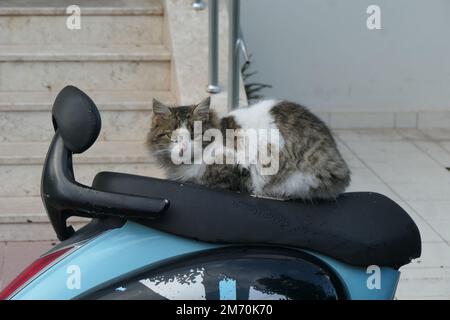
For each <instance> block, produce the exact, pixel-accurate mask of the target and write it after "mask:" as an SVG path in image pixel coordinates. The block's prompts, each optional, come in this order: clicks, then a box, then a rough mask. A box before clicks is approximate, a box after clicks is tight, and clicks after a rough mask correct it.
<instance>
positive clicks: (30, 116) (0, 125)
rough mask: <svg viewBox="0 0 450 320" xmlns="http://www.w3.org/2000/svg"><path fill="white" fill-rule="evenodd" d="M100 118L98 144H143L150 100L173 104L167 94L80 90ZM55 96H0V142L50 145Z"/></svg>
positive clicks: (41, 93)
mask: <svg viewBox="0 0 450 320" xmlns="http://www.w3.org/2000/svg"><path fill="white" fill-rule="evenodd" d="M80 88H81V89H82V90H84V91H85V92H86V93H87V94H88V95H89V96H90V97H91V98H92V100H93V101H94V102H95V103H96V105H97V106H98V108H99V110H100V112H101V117H102V130H101V132H100V136H99V140H100V141H102V140H105V141H116V140H119V141H124V140H136V141H144V140H145V137H146V135H147V132H148V129H149V127H150V121H151V110H152V99H153V98H157V99H159V100H161V101H164V102H166V103H170V104H172V103H175V98H174V97H173V94H172V93H171V92H169V91H96V90H86V89H85V88H84V87H83V86H80ZM56 95H57V92H54V91H52V92H44V91H41V92H20V91H8V92H0V142H31V141H47V142H48V141H50V140H51V138H52V137H53V134H54V130H53V126H52V121H51V108H52V105H53V101H54V100H55V97H56Z"/></svg>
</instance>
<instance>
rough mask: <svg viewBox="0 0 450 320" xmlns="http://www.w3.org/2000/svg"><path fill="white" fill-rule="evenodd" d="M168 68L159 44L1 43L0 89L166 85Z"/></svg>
mask: <svg viewBox="0 0 450 320" xmlns="http://www.w3.org/2000/svg"><path fill="white" fill-rule="evenodd" d="M170 70H171V55H170V51H169V50H168V49H166V48H165V47H164V46H161V45H151V46H105V47H101V46H78V45H73V46H61V45H58V46H41V45H39V46H1V47H0V91H59V90H60V89H62V88H63V87H64V86H66V85H67V84H72V85H75V86H79V87H83V88H84V89H86V90H111V91H112V90H169V89H170V77H171V72H170Z"/></svg>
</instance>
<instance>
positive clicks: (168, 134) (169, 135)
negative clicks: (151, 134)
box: [158, 132, 172, 139]
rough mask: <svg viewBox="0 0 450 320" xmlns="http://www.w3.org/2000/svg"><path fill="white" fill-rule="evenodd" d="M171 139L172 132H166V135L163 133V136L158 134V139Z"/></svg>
mask: <svg viewBox="0 0 450 320" xmlns="http://www.w3.org/2000/svg"><path fill="white" fill-rule="evenodd" d="M164 137H165V138H169V139H170V138H171V137H172V133H171V132H165V133H161V134H158V138H164Z"/></svg>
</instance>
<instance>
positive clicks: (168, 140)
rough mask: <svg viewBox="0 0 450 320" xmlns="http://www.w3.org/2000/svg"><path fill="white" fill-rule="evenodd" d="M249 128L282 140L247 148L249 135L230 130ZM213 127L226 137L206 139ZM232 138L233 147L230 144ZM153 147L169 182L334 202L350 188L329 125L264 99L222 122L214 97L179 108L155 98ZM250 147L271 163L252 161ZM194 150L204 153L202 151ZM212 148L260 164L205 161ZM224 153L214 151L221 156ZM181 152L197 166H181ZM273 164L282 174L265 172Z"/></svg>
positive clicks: (292, 105)
mask: <svg viewBox="0 0 450 320" xmlns="http://www.w3.org/2000/svg"><path fill="white" fill-rule="evenodd" d="M196 123H197V125H198V124H201V128H200V129H199V130H196V125H195V124H196ZM197 129H198V126H197ZM249 129H250V130H255V131H256V132H259V131H257V130H261V129H264V130H267V132H268V131H269V130H272V131H271V132H275V133H278V137H277V138H276V139H273V140H270V142H268V141H267V139H260V138H259V137H258V138H257V139H254V140H252V141H253V142H254V143H253V145H252V144H251V143H250V144H249V143H243V141H244V142H248V140H249V139H248V136H245V137H246V138H242V137H240V136H239V135H238V137H235V136H231V137H230V136H228V135H227V133H228V132H229V131H230V130H234V132H238V133H239V132H244V131H245V130H249ZM208 130H209V131H208ZM211 130H212V131H214V130H215V131H214V132H215V133H216V134H217V133H221V134H222V137H220V136H214V137H213V138H211V137H210V139H205V136H206V134H207V133H209V132H210V131H211ZM217 131H218V132H217ZM181 132H184V134H181ZM245 132H247V131H245ZM267 136H269V135H267ZM275 136H276V135H275ZM180 137H184V138H180ZM230 139H231V140H232V141H231V140H230ZM245 139H247V140H245ZM230 141H231V142H232V143H231V144H230V145H231V147H228V146H229V145H228V144H227V143H229V142H230ZM147 142H148V145H149V147H150V149H151V150H152V151H153V152H154V154H155V156H156V158H157V159H158V161H159V163H160V164H161V166H162V167H163V168H164V169H165V171H166V174H167V176H168V178H169V179H171V180H176V181H180V182H191V183H196V184H202V185H205V186H208V187H213V188H217V187H218V188H224V189H229V190H235V191H240V192H245V193H249V194H252V195H255V196H261V197H271V198H276V199H282V200H289V199H302V200H313V199H335V198H337V197H338V196H339V194H341V193H343V192H344V191H345V189H346V188H347V186H348V185H349V183H350V170H349V168H348V166H347V164H346V162H345V161H344V159H343V158H342V156H341V154H340V152H339V150H338V148H337V146H336V142H335V140H334V138H333V136H332V134H331V132H330V130H329V129H328V127H327V126H326V125H325V123H324V122H323V121H322V120H320V119H319V118H318V117H316V116H315V115H314V114H313V113H311V112H310V111H309V110H308V109H307V108H305V107H303V106H301V105H299V104H296V103H293V102H288V101H276V100H263V101H261V102H258V103H256V104H254V105H252V106H249V107H243V108H239V109H236V110H233V111H231V112H230V113H229V114H227V115H226V116H224V117H222V118H220V119H219V118H218V116H217V115H216V113H215V112H214V111H213V110H211V109H210V98H207V99H205V100H203V101H202V102H200V103H199V104H195V105H189V106H178V107H171V106H167V105H165V104H163V103H161V102H159V101H158V100H153V117H152V124H151V128H150V132H149V134H148V139H147ZM249 145H252V146H256V147H257V148H260V149H262V150H264V149H266V151H265V154H266V155H268V156H266V157H265V159H266V160H267V161H265V162H264V163H263V161H262V160H261V159H262V157H261V158H260V154H259V153H258V154H257V155H256V156H255V153H253V156H251V157H249V156H248V153H251V152H247V151H246V150H244V148H243V147H248V146H249ZM195 146H197V147H200V148H197V150H195V149H196V148H195ZM211 146H216V147H221V148H216V149H214V148H213V150H219V151H220V150H221V152H222V154H221V156H223V158H224V159H225V158H226V156H229V155H231V158H233V157H234V159H236V158H238V157H239V155H242V154H243V153H245V152H247V153H245V155H244V158H245V156H247V157H246V158H245V159H247V160H249V159H250V158H251V159H250V160H252V159H253V160H255V161H253V162H252V161H247V162H245V161H241V162H236V161H234V162H232V163H229V162H226V161H224V162H223V163H221V162H220V161H217V162H216V163H206V160H202V156H203V157H204V151H205V150H206V149H207V148H208V147H211ZM199 150H200V151H199ZM202 152H203V153H202ZM219 153H220V152H212V153H211V154H214V156H215V157H216V158H214V159H219V158H220V157H218V155H219ZM263 153H264V152H263ZM261 154H262V153H261ZM174 155H176V156H180V157H183V156H184V158H185V159H187V160H190V161H183V162H182V163H177V162H176V161H175V162H174V158H173V157H174ZM244 158H241V159H244ZM199 159H200V161H199ZM204 159H207V158H206V157H205V158H204ZM273 163H276V166H274V167H276V168H275V169H276V172H273V173H272V174H264V173H263V170H265V169H270V167H271V166H272V164H273Z"/></svg>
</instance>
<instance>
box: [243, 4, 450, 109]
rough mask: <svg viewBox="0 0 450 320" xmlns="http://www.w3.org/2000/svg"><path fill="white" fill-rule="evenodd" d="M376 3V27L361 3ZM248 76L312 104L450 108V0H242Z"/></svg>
mask: <svg viewBox="0 0 450 320" xmlns="http://www.w3.org/2000/svg"><path fill="white" fill-rule="evenodd" d="M371 4H377V5H379V6H380V8H381V23H382V30H372V31H371V30H368V29H367V26H366V20H367V17H368V14H367V13H366V9H367V7H368V6H369V5H371ZM241 6H242V13H241V20H242V28H243V31H244V36H245V40H246V42H247V45H248V47H249V51H250V52H251V53H252V54H253V56H254V63H253V70H257V71H259V74H258V75H257V76H255V77H254V78H253V79H252V80H253V81H262V82H264V83H269V84H272V85H273V89H272V90H271V89H269V90H267V91H265V94H266V96H267V97H277V98H285V99H290V100H293V101H297V102H300V103H303V104H305V105H307V106H309V107H311V108H312V109H316V110H319V109H325V110H331V111H332V110H362V111H369V110H370V111H374V110H376V111H381V110H396V111H407V110H415V111H417V110H430V109H433V110H436V109H443V110H449V109H450V1H449V0H370V1H369V0H276V1H275V0H271V1H270V0H243V1H241Z"/></svg>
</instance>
